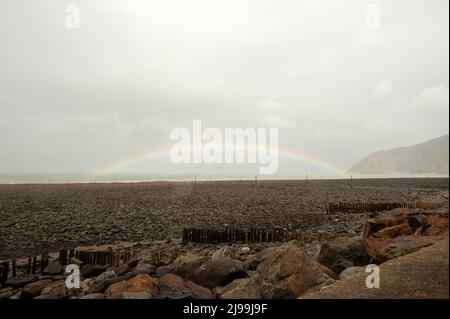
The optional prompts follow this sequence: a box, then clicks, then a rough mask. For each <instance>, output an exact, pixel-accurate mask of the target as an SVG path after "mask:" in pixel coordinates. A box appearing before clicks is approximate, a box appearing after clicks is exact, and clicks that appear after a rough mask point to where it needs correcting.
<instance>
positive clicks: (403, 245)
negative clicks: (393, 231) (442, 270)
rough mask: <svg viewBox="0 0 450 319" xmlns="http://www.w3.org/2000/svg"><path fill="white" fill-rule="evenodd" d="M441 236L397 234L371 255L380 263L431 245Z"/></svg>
mask: <svg viewBox="0 0 450 319" xmlns="http://www.w3.org/2000/svg"><path fill="white" fill-rule="evenodd" d="M440 239H442V237H438V236H399V237H397V238H394V239H393V240H392V241H391V242H390V243H389V244H388V245H387V246H386V247H384V248H382V249H381V251H379V252H378V254H376V255H375V256H374V257H373V261H374V262H375V263H377V264H381V263H383V262H385V261H387V260H390V259H394V258H397V257H400V256H403V255H407V254H410V253H413V252H415V251H418V250H419V249H421V248H423V247H427V246H431V245H433V244H434V243H436V242H437V241H438V240H440Z"/></svg>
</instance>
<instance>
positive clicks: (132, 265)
mask: <svg viewBox="0 0 450 319" xmlns="http://www.w3.org/2000/svg"><path fill="white" fill-rule="evenodd" d="M138 264H139V259H132V260H130V261H129V262H128V267H130V268H134V267H136V266H137V265H138Z"/></svg>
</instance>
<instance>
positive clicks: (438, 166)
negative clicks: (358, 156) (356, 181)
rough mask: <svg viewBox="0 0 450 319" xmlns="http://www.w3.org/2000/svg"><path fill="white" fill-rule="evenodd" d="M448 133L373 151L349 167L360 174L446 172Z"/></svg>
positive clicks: (352, 171)
mask: <svg viewBox="0 0 450 319" xmlns="http://www.w3.org/2000/svg"><path fill="white" fill-rule="evenodd" d="M448 163H449V136H448V134H447V135H445V136H442V137H439V138H436V139H432V140H430V141H427V142H424V143H421V144H417V145H413V146H407V147H399V148H394V149H391V150H388V151H379V152H376V153H373V154H371V155H369V156H367V157H366V158H364V159H363V160H362V161H360V162H359V163H357V164H356V165H354V166H353V167H351V168H350V170H349V173H361V174H387V173H409V174H423V173H433V174H448V172H449V169H448V166H449V165H448Z"/></svg>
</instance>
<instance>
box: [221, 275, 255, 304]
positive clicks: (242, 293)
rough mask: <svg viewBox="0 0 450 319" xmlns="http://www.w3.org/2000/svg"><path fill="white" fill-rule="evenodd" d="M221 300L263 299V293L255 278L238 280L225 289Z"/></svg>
mask: <svg viewBox="0 0 450 319" xmlns="http://www.w3.org/2000/svg"><path fill="white" fill-rule="evenodd" d="M230 285H231V287H230ZM220 299H261V293H260V292H259V287H258V285H257V284H256V282H255V280H254V279H253V278H243V279H236V280H234V281H233V282H232V283H230V284H228V285H227V286H225V287H224V289H223V291H222V294H221V296H220Z"/></svg>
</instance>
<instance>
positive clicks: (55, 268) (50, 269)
mask: <svg viewBox="0 0 450 319" xmlns="http://www.w3.org/2000/svg"><path fill="white" fill-rule="evenodd" d="M63 270H64V269H63V266H61V264H60V263H59V262H58V261H56V260H55V261H52V262H50V263H49V264H48V265H47V266H46V267H45V268H44V271H43V272H42V273H43V274H44V275H59V274H60V273H62V272H63Z"/></svg>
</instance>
